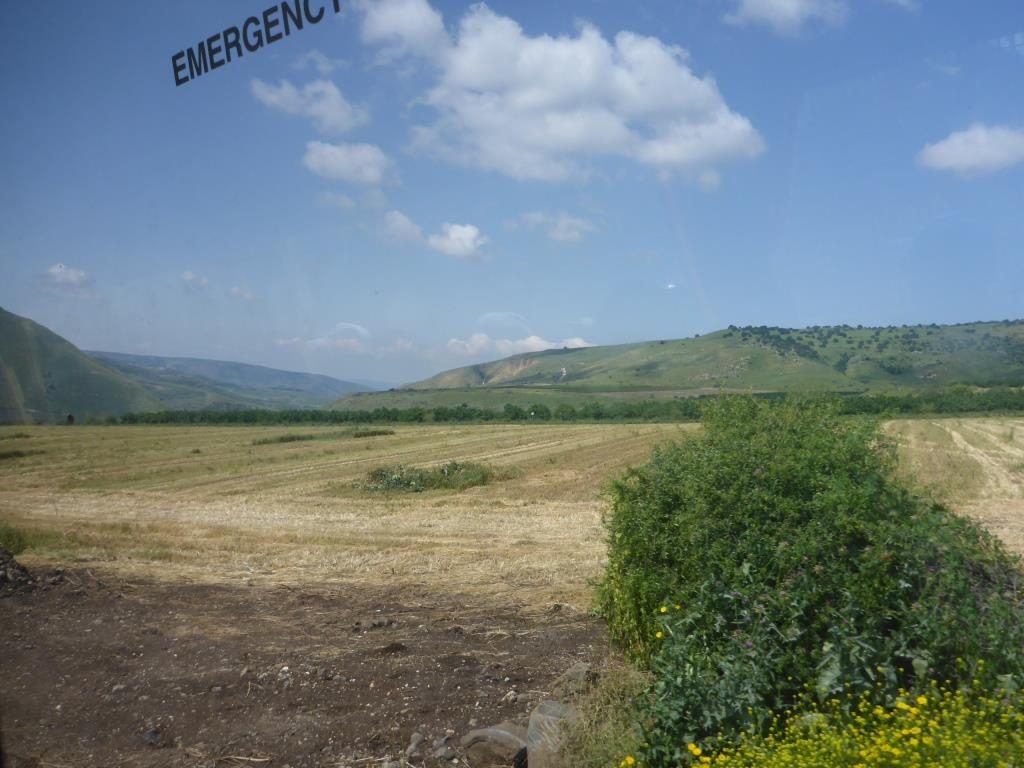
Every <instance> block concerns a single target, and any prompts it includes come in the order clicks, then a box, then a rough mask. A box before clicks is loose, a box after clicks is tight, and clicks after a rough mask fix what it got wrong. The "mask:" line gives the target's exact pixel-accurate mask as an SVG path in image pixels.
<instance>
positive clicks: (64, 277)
mask: <svg viewBox="0 0 1024 768" xmlns="http://www.w3.org/2000/svg"><path fill="white" fill-rule="evenodd" d="M46 274H47V275H48V276H49V278H50V281H51V282H53V283H54V284H55V285H64V286H72V287H76V288H77V287H81V286H84V285H87V284H88V283H89V276H88V275H87V274H85V272H83V271H82V270H80V269H75V268H73V267H68V266H65V265H64V264H54V265H53V266H52V267H50V268H49V269H47V270H46Z"/></svg>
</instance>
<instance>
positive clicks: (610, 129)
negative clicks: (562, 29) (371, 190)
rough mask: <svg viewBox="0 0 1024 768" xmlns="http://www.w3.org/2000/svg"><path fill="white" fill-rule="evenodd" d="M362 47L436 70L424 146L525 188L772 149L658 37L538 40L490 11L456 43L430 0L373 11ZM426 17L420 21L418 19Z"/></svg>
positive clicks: (480, 10)
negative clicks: (618, 164) (607, 165)
mask: <svg viewBox="0 0 1024 768" xmlns="http://www.w3.org/2000/svg"><path fill="white" fill-rule="evenodd" d="M362 8H363V11H364V16H363V27H362V30H363V39H364V40H365V41H366V42H368V43H376V44H380V45H384V46H387V47H388V48H389V49H390V50H399V51H401V52H403V53H406V54H410V55H418V56H421V57H424V58H427V59H429V60H430V61H432V62H433V63H434V64H435V66H436V67H437V71H438V79H437V81H436V83H435V84H434V86H433V87H432V88H430V89H429V91H428V92H427V93H426V94H425V95H424V96H423V97H422V99H421V100H420V101H421V103H423V104H425V105H427V106H429V107H431V108H433V109H434V110H435V112H436V114H437V119H436V120H435V121H434V122H432V123H429V124H425V125H419V126H416V127H415V128H414V134H413V137H414V138H413V146H414V147H416V148H419V149H421V150H424V151H429V152H433V153H435V154H437V155H439V156H441V157H444V158H447V159H449V160H451V161H453V162H458V163H463V164H467V165H471V166H474V167H477V168H482V169H486V170H492V171H496V172H498V173H502V174H505V175H507V176H511V177H512V178H516V179H531V180H545V181H559V180H564V179H567V178H570V177H574V176H577V177H578V176H582V175H585V173H586V162H587V160H588V159H591V158H597V157H620V158H621V157H625V158H629V159H632V160H634V161H637V162H640V163H644V164H647V165H650V166H653V167H655V168H656V169H659V170H661V171H676V170H699V169H701V168H703V167H708V166H711V165H714V164H717V163H721V162H725V161H728V160H735V159H741V158H750V157H754V156H756V155H758V154H760V153H761V152H762V151H763V149H764V142H763V141H762V139H761V136H760V135H759V134H758V132H757V130H755V129H754V127H753V125H752V124H751V123H750V121H749V120H748V119H747V118H746V117H744V116H742V115H740V114H738V113H736V112H734V111H733V110H732V109H730V108H729V106H728V105H727V104H726V102H725V100H724V99H723V98H722V95H721V94H720V93H719V91H718V86H717V85H716V84H715V81H714V80H713V79H712V78H711V77H710V76H704V77H701V76H699V75H697V74H695V73H694V71H693V70H692V69H691V64H690V59H689V55H688V54H687V53H686V51H684V50H682V49H681V48H678V47H676V46H672V45H668V44H666V43H664V42H662V41H661V40H659V39H658V38H656V37H647V36H643V35H637V34H634V33H632V32H619V33H618V34H617V35H616V36H615V38H614V39H611V40H609V39H606V38H605V37H604V36H603V35H602V33H601V32H600V31H599V30H598V29H597V28H596V27H594V26H593V25H590V24H586V23H582V24H581V25H580V26H579V28H578V31H577V33H576V34H575V35H565V36H559V37H551V36H549V35H538V36H535V37H534V36H530V35H528V34H526V33H525V32H524V31H523V29H522V27H520V25H519V24H518V23H517V22H516V21H514V20H513V19H511V18H509V17H507V16H501V15H499V14H497V13H495V12H493V11H492V10H491V9H490V8H488V7H487V6H486V5H483V4H477V5H473V6H472V7H471V8H470V9H469V10H468V11H467V12H466V13H465V15H464V16H463V17H462V19H461V21H460V23H459V26H458V31H457V34H455V35H454V36H449V35H448V33H447V32H446V31H445V29H444V25H443V23H442V20H441V17H440V15H439V14H438V13H437V11H435V10H434V9H433V8H431V6H430V5H429V4H428V3H427V2H426V0H386V1H385V2H383V3H378V4H373V5H369V4H363V6H362ZM416 20H418V21H416Z"/></svg>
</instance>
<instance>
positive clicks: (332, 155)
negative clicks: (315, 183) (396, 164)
mask: <svg viewBox="0 0 1024 768" xmlns="http://www.w3.org/2000/svg"><path fill="white" fill-rule="evenodd" d="M302 162H303V164H304V165H305V166H306V167H307V168H308V169H309V170H311V171H312V172H313V173H315V174H317V175H318V176H323V177H324V178H327V179H335V180H337V181H347V182H349V183H350V184H364V185H376V184H382V183H383V182H384V180H385V178H386V176H387V173H388V171H389V169H390V167H391V160H390V159H388V156H387V155H385V154H384V152H383V151H382V150H381V148H380V147H378V146H377V145H375V144H329V143H327V142H323V141H311V142H309V143H308V144H306V156H305V157H304V158H302Z"/></svg>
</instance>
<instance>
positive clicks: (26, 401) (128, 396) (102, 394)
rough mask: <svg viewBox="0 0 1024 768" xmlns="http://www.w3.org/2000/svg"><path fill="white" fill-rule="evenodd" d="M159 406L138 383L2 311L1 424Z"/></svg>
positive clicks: (0, 319) (0, 316)
mask: <svg viewBox="0 0 1024 768" xmlns="http://www.w3.org/2000/svg"><path fill="white" fill-rule="evenodd" d="M159 407H160V405H159V403H158V402H157V401H156V399H155V398H153V397H152V396H151V395H150V394H149V393H147V392H146V390H145V389H144V388H143V387H142V386H140V385H139V384H138V383H136V382H134V381H131V380H130V379H128V378H127V377H125V376H124V375H122V374H121V373H119V372H117V371H114V370H111V369H110V368H108V367H107V366H105V365H103V364H102V363H100V362H98V361H96V360H93V359H91V358H90V357H88V356H87V355H85V354H84V353H83V352H82V351H81V350H79V349H78V348H77V347H75V346H74V345H73V344H72V343H71V342H69V341H67V340H66V339H63V338H61V337H60V336H58V335H57V334H55V333H53V332H52V331H50V330H49V329H47V328H44V327H43V326H41V325H39V324H38V323H36V322H33V321H32V320H29V319H27V318H24V317H19V316H18V315H15V314H12V313H10V312H7V311H6V310H4V309H2V308H0V423H8V424H10V423H17V424H20V423H31V422H60V421H64V420H65V419H66V418H67V415H68V414H73V415H74V416H75V418H76V419H77V418H83V417H88V416H111V415H117V414H120V413H125V412H128V411H147V410H154V409H157V408H159Z"/></svg>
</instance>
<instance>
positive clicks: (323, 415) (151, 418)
mask: <svg viewBox="0 0 1024 768" xmlns="http://www.w3.org/2000/svg"><path fill="white" fill-rule="evenodd" d="M759 397H762V398H765V399H781V398H784V397H785V395H783V394H769V395H760V396H759ZM715 399H716V396H714V395H711V396H707V397H700V398H678V399H672V400H638V401H633V402H628V401H616V402H601V401H591V402H585V403H582V404H580V405H579V406H572V405H569V404H567V403H562V404H560V405H558V406H556V407H554V408H551V407H549V406H547V405H545V404H543V403H536V404H535V405H532V406H530V407H529V408H521V407H519V406H517V405H512V404H506V405H505V407H504V408H503V409H502V410H500V411H498V410H492V409H489V408H477V407H475V406H471V405H468V404H465V403H463V404H462V405H457V406H455V407H454V408H449V407H446V406H439V407H437V408H375V409H373V410H362V411H356V410H330V411H323V410H286V411H271V410H222V411H156V412H152V413H130V414H126V415H125V416H122V417H120V418H114V417H111V418H108V419H106V420H105V421H104V422H103V423H108V424H378V423H390V424H402V423H409V424H414V423H426V422H434V423H446V422H469V423H475V422H545V421H558V422H575V421H594V422H598V421H698V420H699V419H700V417H701V413H702V412H703V410H704V408H705V407H706V405H707V403H709V402H712V401H714V400H715ZM837 400H838V408H839V412H840V413H841V414H844V415H857V414H870V415H880V416H907V415H927V414H940V415H941V414H946V415H948V414H962V413H1015V412H1021V411H1024V388H1019V387H999V388H992V389H985V390H977V389H972V388H970V387H953V388H951V389H947V390H942V391H936V392H927V393H915V394H910V393H907V394H877V395H846V396H843V397H839V398H837Z"/></svg>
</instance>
